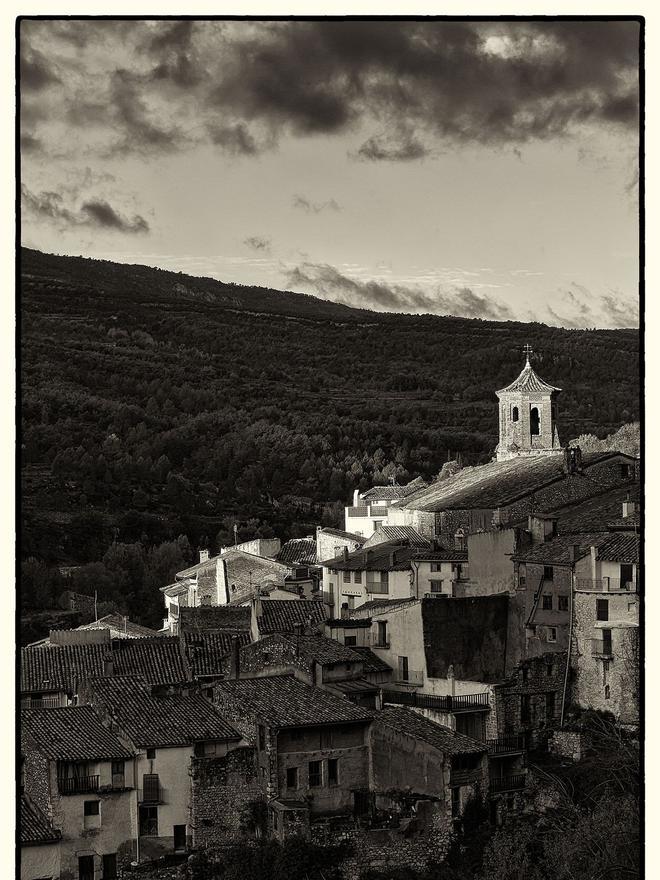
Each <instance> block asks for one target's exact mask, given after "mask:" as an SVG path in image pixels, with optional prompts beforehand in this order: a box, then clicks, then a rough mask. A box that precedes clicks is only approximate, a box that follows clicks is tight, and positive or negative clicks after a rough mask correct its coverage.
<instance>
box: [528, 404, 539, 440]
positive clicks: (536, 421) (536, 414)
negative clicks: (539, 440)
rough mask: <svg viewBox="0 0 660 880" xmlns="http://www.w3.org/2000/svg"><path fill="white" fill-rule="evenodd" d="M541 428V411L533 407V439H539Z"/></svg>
mask: <svg viewBox="0 0 660 880" xmlns="http://www.w3.org/2000/svg"><path fill="white" fill-rule="evenodd" d="M540 428H541V418H540V416H539V409H538V407H537V406H533V407H532V409H531V410H530V413H529V433H530V434H531V435H532V437H538V435H539V433H540Z"/></svg>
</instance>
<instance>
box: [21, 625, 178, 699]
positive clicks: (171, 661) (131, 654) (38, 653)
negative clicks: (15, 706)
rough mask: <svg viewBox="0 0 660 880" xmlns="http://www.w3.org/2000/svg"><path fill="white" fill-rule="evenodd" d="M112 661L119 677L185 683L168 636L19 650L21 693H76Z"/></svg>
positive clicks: (174, 645)
mask: <svg viewBox="0 0 660 880" xmlns="http://www.w3.org/2000/svg"><path fill="white" fill-rule="evenodd" d="M106 657H112V661H113V667H114V672H116V673H117V674H118V675H134V674H139V675H142V676H144V678H145V679H146V680H147V681H148V682H149V683H150V684H174V683H176V682H182V681H187V680H189V679H190V674H189V672H188V670H187V669H186V665H185V663H184V659H183V655H182V652H181V648H180V645H179V640H178V639H176V638H172V637H167V636H155V637H153V638H140V639H116V640H115V641H113V642H112V646H111V647H108V645H51V646H44V647H34V648H23V649H22V650H21V692H39V691H42V692H44V693H50V692H53V691H66V692H67V693H70V694H72V693H75V690H76V687H77V683H78V682H80V681H82V680H83V679H85V678H89V676H92V675H102V674H103V667H104V659H105V658H106Z"/></svg>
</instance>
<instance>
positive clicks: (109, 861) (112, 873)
mask: <svg viewBox="0 0 660 880" xmlns="http://www.w3.org/2000/svg"><path fill="white" fill-rule="evenodd" d="M116 876H117V853H105V855H104V856H103V880H115V878H116Z"/></svg>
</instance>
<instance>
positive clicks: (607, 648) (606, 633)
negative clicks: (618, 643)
mask: <svg viewBox="0 0 660 880" xmlns="http://www.w3.org/2000/svg"><path fill="white" fill-rule="evenodd" d="M601 634H602V636H603V654H611V653H612V630H611V629H602V630H601Z"/></svg>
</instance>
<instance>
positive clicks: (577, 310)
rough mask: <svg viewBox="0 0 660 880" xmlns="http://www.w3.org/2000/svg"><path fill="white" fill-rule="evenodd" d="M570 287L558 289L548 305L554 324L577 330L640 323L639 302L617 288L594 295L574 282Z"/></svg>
mask: <svg viewBox="0 0 660 880" xmlns="http://www.w3.org/2000/svg"><path fill="white" fill-rule="evenodd" d="M571 286H572V288H573V289H567V290H559V291H557V295H556V296H555V297H554V298H553V303H552V306H551V305H548V306H546V312H547V314H548V315H549V316H550V320H551V323H553V324H557V325H559V326H560V327H569V328H575V329H584V328H587V327H599V328H601V329H612V330H614V329H617V328H625V327H628V328H637V327H638V326H639V302H638V301H636V300H634V299H632V298H631V297H629V296H624V294H623V293H621V291H618V290H617V291H614V290H613V291H609V292H608V293H602V294H595V293H593V292H592V291H591V290H589V289H588V288H586V287H584V286H583V285H580V284H577V283H576V282H575V281H573V282H572V284H571Z"/></svg>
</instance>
